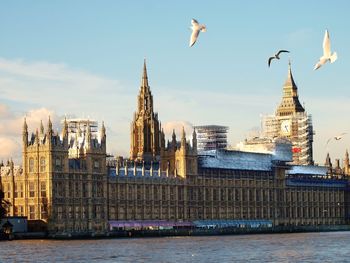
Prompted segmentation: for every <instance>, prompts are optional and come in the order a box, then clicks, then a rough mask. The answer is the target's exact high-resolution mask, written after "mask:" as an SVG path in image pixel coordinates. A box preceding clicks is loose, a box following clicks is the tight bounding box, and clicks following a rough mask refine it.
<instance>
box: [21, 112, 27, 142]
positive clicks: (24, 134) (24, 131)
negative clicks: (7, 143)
mask: <svg viewBox="0 0 350 263" xmlns="http://www.w3.org/2000/svg"><path fill="white" fill-rule="evenodd" d="M22 141H23V146H24V147H27V145H28V125H27V120H26V118H25V117H24V121H23V130H22Z"/></svg>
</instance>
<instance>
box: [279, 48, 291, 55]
mask: <svg viewBox="0 0 350 263" xmlns="http://www.w3.org/2000/svg"><path fill="white" fill-rule="evenodd" d="M281 53H289V51H288V50H284V49H281V50H280V51H278V52H277V56H279V54H281Z"/></svg>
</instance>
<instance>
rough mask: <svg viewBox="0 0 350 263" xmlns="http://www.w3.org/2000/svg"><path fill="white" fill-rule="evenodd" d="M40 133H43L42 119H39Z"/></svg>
mask: <svg viewBox="0 0 350 263" xmlns="http://www.w3.org/2000/svg"><path fill="white" fill-rule="evenodd" d="M40 134H44V124H43V120H40Z"/></svg>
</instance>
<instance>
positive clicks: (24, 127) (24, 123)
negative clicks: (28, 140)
mask: <svg viewBox="0 0 350 263" xmlns="http://www.w3.org/2000/svg"><path fill="white" fill-rule="evenodd" d="M25 132H26V133H28V125H27V119H26V117H24V121H23V133H25Z"/></svg>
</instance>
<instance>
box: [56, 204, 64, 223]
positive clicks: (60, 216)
mask: <svg viewBox="0 0 350 263" xmlns="http://www.w3.org/2000/svg"><path fill="white" fill-rule="evenodd" d="M62 214H63V212H62V207H61V206H59V207H57V219H58V220H61V219H62Z"/></svg>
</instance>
